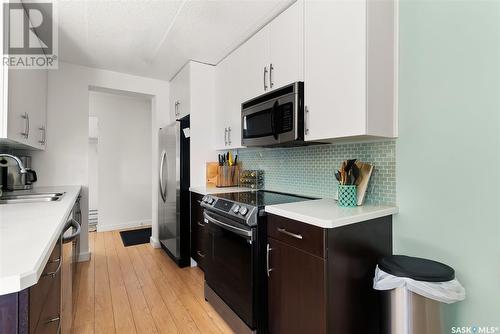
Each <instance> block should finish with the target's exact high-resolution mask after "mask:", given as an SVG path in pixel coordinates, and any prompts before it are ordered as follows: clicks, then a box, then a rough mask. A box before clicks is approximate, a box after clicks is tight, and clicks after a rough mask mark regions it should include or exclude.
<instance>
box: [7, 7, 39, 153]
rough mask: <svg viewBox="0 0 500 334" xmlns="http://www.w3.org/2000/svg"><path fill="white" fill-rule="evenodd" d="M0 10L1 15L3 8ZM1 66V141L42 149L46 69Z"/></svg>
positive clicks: (12, 144)
mask: <svg viewBox="0 0 500 334" xmlns="http://www.w3.org/2000/svg"><path fill="white" fill-rule="evenodd" d="M0 11H2V15H1V17H2V18H3V7H2V9H1V10H0ZM0 20H1V19H0ZM2 23H3V22H2ZM2 27H3V25H2ZM0 32H1V28H0ZM38 42H39V41H38ZM1 66H2V68H1V75H2V80H1V85H2V88H1V90H0V91H1V92H2V101H1V109H0V142H1V143H3V144H5V145H6V146H11V147H15V148H23V149H30V148H33V149H41V150H43V149H45V145H46V138H47V95H48V70H46V69H15V68H9V66H7V65H5V64H3V63H2V65H1Z"/></svg>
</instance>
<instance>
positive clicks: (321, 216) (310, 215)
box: [265, 198, 399, 228]
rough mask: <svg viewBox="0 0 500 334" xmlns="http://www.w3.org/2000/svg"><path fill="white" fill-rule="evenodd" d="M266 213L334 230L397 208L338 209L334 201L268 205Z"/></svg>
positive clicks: (379, 215)
mask: <svg viewBox="0 0 500 334" xmlns="http://www.w3.org/2000/svg"><path fill="white" fill-rule="evenodd" d="M265 210H266V212H268V213H271V214H274V215H278V216H282V217H285V218H289V219H293V220H298V221H300V222H303V223H307V224H311V225H315V226H319V227H322V228H335V227H340V226H344V225H349V224H354V223H359V222H361V221H365V220H370V219H375V218H380V217H384V216H389V215H393V214H396V213H398V211H399V209H398V207H397V206H385V205H362V206H358V207H355V208H342V207H339V206H338V204H337V201H335V200H334V199H327V198H325V199H317V200H310V201H303V202H295V203H286V204H278V205H268V206H266V208H265Z"/></svg>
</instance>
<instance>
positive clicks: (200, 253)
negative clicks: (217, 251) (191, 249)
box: [196, 251, 205, 259]
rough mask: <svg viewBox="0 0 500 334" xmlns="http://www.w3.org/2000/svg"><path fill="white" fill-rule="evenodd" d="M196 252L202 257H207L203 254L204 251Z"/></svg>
mask: <svg viewBox="0 0 500 334" xmlns="http://www.w3.org/2000/svg"><path fill="white" fill-rule="evenodd" d="M196 254H198V255H199V257H201V258H202V259H204V258H205V254H203V253H202V252H200V251H196Z"/></svg>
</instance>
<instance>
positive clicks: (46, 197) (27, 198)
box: [0, 193, 64, 204]
mask: <svg viewBox="0 0 500 334" xmlns="http://www.w3.org/2000/svg"><path fill="white" fill-rule="evenodd" d="M63 196H64V193H24V194H15V195H11V194H7V195H4V196H0V204H15V203H36V202H54V201H59V200H60V199H61V198H62V197H63Z"/></svg>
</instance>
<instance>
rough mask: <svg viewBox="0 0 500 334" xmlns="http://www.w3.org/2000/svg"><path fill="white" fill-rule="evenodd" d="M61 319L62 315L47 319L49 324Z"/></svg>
mask: <svg viewBox="0 0 500 334" xmlns="http://www.w3.org/2000/svg"><path fill="white" fill-rule="evenodd" d="M60 320H61V317H60V316H57V317H54V318H50V319H49V320H47V322H46V323H47V324H50V323H51V322H56V321H60Z"/></svg>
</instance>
